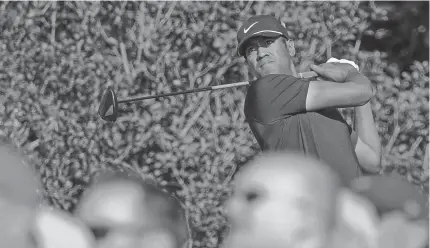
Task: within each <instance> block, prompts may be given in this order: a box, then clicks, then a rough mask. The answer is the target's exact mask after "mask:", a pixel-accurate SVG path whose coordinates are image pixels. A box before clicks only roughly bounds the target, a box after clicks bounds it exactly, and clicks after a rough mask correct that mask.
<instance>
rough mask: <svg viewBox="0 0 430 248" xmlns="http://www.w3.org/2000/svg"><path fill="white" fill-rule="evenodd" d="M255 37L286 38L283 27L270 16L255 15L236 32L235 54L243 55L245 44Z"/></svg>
mask: <svg viewBox="0 0 430 248" xmlns="http://www.w3.org/2000/svg"><path fill="white" fill-rule="evenodd" d="M255 36H264V37H277V36H285V37H288V33H287V29H286V28H285V25H284V24H283V23H282V22H281V21H280V20H278V19H276V18H275V17H274V16H272V15H257V16H253V17H251V18H249V19H248V20H246V21H245V22H244V23H243V24H242V26H241V27H240V28H239V30H238V31H237V43H238V46H237V54H238V55H239V56H243V55H244V51H243V49H245V47H244V45H245V44H246V42H247V41H248V40H249V39H250V38H252V37H255Z"/></svg>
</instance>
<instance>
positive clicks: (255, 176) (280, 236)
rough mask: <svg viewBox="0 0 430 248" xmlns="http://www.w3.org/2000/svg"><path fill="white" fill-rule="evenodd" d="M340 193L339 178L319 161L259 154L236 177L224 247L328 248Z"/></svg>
mask: <svg viewBox="0 0 430 248" xmlns="http://www.w3.org/2000/svg"><path fill="white" fill-rule="evenodd" d="M338 192H339V179H338V177H337V176H336V174H335V173H333V171H332V170H331V168H330V167H329V166H327V165H325V164H323V163H321V162H319V161H316V160H314V159H311V158H305V157H302V156H300V155H296V154H293V153H286V152H284V153H266V154H264V155H261V156H259V157H257V158H256V159H255V160H254V161H252V162H251V163H249V164H248V165H247V166H246V167H245V168H244V169H243V170H242V171H240V173H239V174H238V176H237V178H236V181H235V185H234V193H233V195H232V196H231V198H230V199H229V201H228V203H227V216H228V219H229V222H230V225H231V229H230V234H229V237H228V238H227V240H226V242H225V246H226V247H228V248H230V247H232V248H233V247H234V248H242V247H256V248H262V247H272V248H273V247H309V248H311V247H312V248H317V247H326V244H327V243H328V242H329V240H330V239H331V235H332V232H333V231H334V228H335V225H336V212H337V204H336V198H337V194H338Z"/></svg>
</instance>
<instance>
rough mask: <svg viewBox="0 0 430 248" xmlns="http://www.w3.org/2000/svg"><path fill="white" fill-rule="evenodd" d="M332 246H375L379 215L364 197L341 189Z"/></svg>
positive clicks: (371, 247) (344, 247)
mask: <svg viewBox="0 0 430 248" xmlns="http://www.w3.org/2000/svg"><path fill="white" fill-rule="evenodd" d="M337 202H338V210H339V211H338V215H337V221H336V231H335V232H334V235H333V244H332V245H331V247H333V248H341V247H343V248H376V247H377V243H378V225H379V217H378V215H377V212H376V208H375V206H373V204H372V203H371V202H370V201H369V200H367V199H366V198H364V197H361V196H360V195H358V194H356V193H354V192H352V191H350V190H349V189H342V190H341V191H340V193H339V196H338V200H337Z"/></svg>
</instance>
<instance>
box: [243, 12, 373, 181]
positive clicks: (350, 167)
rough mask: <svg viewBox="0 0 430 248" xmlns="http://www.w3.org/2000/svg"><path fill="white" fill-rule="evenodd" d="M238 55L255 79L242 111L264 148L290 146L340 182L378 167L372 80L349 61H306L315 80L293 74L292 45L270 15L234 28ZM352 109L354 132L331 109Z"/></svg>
mask: <svg viewBox="0 0 430 248" xmlns="http://www.w3.org/2000/svg"><path fill="white" fill-rule="evenodd" d="M237 40H238V55H239V56H244V58H245V60H246V62H247V64H248V66H249V69H250V71H251V72H252V73H253V74H254V76H255V77H256V78H257V79H256V80H254V81H252V82H250V86H249V88H248V92H247V96H246V100H245V107H244V112H245V116H246V119H247V121H248V123H249V125H250V128H251V131H252V133H253V134H254V136H255V138H256V140H257V142H258V143H259V145H260V147H261V149H262V150H263V151H279V150H286V149H288V150H293V151H298V152H301V153H303V154H305V155H310V156H313V157H316V158H318V159H320V160H322V161H324V162H326V163H327V164H329V165H331V166H332V167H333V168H334V169H335V170H336V171H337V172H338V173H339V174H340V177H341V179H342V181H343V183H346V184H348V183H349V182H350V181H351V180H352V179H353V178H355V177H357V176H359V175H361V174H362V173H363V172H368V173H376V172H378V171H379V170H380V154H381V152H380V151H381V148H380V141H379V137H378V133H377V131H376V128H375V124H374V121H373V115H372V112H371V108H370V104H369V100H370V99H371V98H372V96H373V92H372V87H371V82H370V81H369V80H368V79H367V78H366V77H365V76H363V75H362V74H360V73H359V72H358V70H357V68H355V67H354V66H353V65H351V64H348V63H326V64H322V65H320V66H316V65H312V66H311V69H312V70H313V71H315V72H316V73H317V74H318V75H319V77H320V78H323V79H324V80H329V81H309V80H304V79H298V74H297V71H296V69H295V65H294V63H293V60H292V58H293V56H294V55H295V48H294V43H293V41H292V40H290V39H289V35H288V32H287V29H286V28H285V25H284V24H282V23H281V22H280V21H279V20H278V19H276V18H275V17H273V16H271V15H259V16H253V17H251V18H249V19H248V20H246V21H245V22H244V23H243V25H242V26H241V27H240V29H239V30H238V32H237ZM346 107H355V120H356V131H354V130H352V128H351V127H350V126H349V125H348V124H347V123H346V121H345V120H344V119H343V118H342V116H341V114H340V113H339V111H338V110H337V109H336V108H346Z"/></svg>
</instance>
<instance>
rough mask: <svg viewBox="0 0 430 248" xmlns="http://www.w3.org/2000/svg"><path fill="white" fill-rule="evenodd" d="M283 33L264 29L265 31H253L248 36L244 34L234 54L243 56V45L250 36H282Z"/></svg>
mask: <svg viewBox="0 0 430 248" xmlns="http://www.w3.org/2000/svg"><path fill="white" fill-rule="evenodd" d="M283 35H284V34H282V33H280V32H277V31H265V32H255V33H253V34H251V35H249V36H246V37H245V38H243V40H242V41H241V42H240V43H239V44H238V46H237V50H236V54H237V55H238V56H239V57H240V56H243V53H242V52H243V51H242V50H243V48H244V47H243V46H244V45H245V44H246V42H247V41H249V39H251V38H252V37H258V36H262V37H277V36H283Z"/></svg>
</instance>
